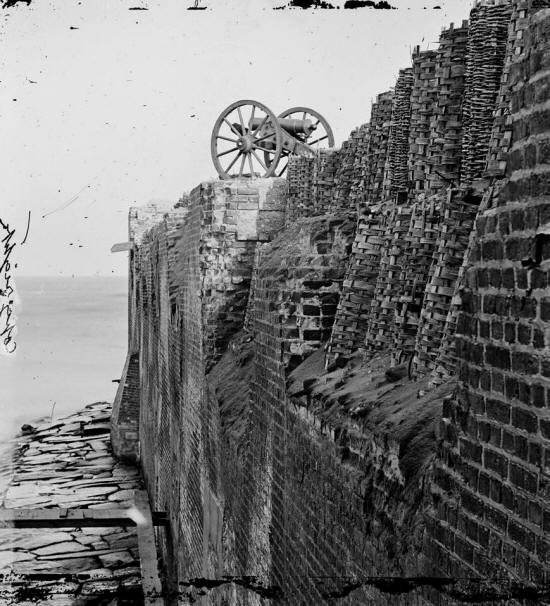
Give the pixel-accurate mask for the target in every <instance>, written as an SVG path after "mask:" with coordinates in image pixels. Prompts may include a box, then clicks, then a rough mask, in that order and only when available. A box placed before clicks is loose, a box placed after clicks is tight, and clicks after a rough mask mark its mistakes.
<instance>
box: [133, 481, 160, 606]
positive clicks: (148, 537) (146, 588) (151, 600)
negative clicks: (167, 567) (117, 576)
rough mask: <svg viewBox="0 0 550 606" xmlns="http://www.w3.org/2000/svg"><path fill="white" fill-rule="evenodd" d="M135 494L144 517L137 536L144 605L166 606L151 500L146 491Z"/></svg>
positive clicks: (137, 506)
mask: <svg viewBox="0 0 550 606" xmlns="http://www.w3.org/2000/svg"><path fill="white" fill-rule="evenodd" d="M134 494H135V498H134V502H135V505H136V508H137V509H138V511H139V512H140V513H141V515H142V516H143V521H142V522H140V523H139V524H138V525H137V535H138V548H139V560H140V565H141V584H142V587H143V596H144V600H145V601H144V604H145V606H164V600H163V598H162V583H161V581H160V576H159V569H158V556H157V546H156V543H155V533H154V530H153V516H152V514H151V508H150V507H149V499H148V497H147V493H146V492H145V491H144V490H136V491H135V493H134Z"/></svg>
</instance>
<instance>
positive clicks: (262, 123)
mask: <svg viewBox="0 0 550 606" xmlns="http://www.w3.org/2000/svg"><path fill="white" fill-rule="evenodd" d="M268 119H269V116H266V117H265V118H264V119H263V120H262V121H261V122H260V124H259V126H258V127H257V128H255V129H254V130H253V131H252V132H251V133H250V134H251V135H252V136H254V135H255V134H256V133H257V132H258V131H261V130H262V128H263V127H264V125H265V123H266V122H267V120H268Z"/></svg>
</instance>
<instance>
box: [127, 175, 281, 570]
mask: <svg viewBox="0 0 550 606" xmlns="http://www.w3.org/2000/svg"><path fill="white" fill-rule="evenodd" d="M284 191H285V181H284V180H282V179H266V180H257V181H250V180H235V181H223V182H214V183H204V184H202V185H200V186H199V187H197V188H195V189H194V190H193V191H192V192H191V194H190V197H189V202H188V204H187V205H178V207H177V208H174V209H169V210H168V211H164V212H163V213H162V214H161V215H160V214H159V215H154V216H153V217H150V221H149V224H148V227H149V230H148V231H145V230H144V232H143V233H141V234H140V236H139V238H137V237H136V238H135V239H134V241H135V243H136V246H135V248H134V251H133V257H132V261H131V263H132V271H131V280H132V282H131V288H130V290H131V293H135V294H132V295H131V296H132V297H133V299H134V302H133V305H132V306H131V307H130V316H131V318H132V320H131V321H132V324H133V325H134V327H135V329H134V342H135V345H134V347H135V348H136V350H137V351H139V365H140V399H141V405H140V418H139V431H140V463H141V466H142V468H143V472H144V476H145V479H146V483H147V488H148V491H149V495H150V497H151V500H152V505H153V507H154V508H156V509H158V510H161V511H167V512H169V515H170V522H171V532H172V540H171V542H170V541H168V539H167V535H162V534H160V535H159V538H160V539H161V542H162V548H163V551H164V553H165V554H166V555H167V554H172V555H171V556H168V557H166V563H167V565H168V566H169V568H170V567H171V570H170V572H171V576H172V578H173V579H174V580H176V579H178V578H189V577H190V576H204V575H216V574H218V573H219V570H220V561H221V560H220V558H221V557H222V552H221V511H222V502H221V496H220V494H221V489H220V481H221V479H220V476H219V468H220V454H219V448H220V447H219V444H220V418H219V414H218V411H217V409H215V408H209V407H208V406H207V400H208V398H207V388H206V382H205V376H206V374H207V372H208V370H209V369H210V368H212V367H213V366H214V365H215V364H216V362H217V361H218V360H219V359H220V358H221V356H222V354H223V352H224V351H225V349H226V346H227V343H228V341H229V339H230V338H231V337H232V336H233V335H234V334H235V333H236V332H237V331H238V330H240V328H241V327H242V324H243V320H244V314H245V309H246V304H247V301H248V291H249V285H250V279H251V274H252V263H253V258H254V249H255V246H256V244H257V243H258V242H261V241H267V240H269V239H271V238H272V237H273V235H274V234H275V233H276V232H277V231H279V230H280V229H281V228H282V227H283V224H284V195H283V194H284ZM136 216H139V211H136V212H135V213H134V214H133V215H132V219H135V217H136ZM151 223H154V226H153V227H151ZM131 225H132V223H131ZM174 552H175V553H179V554H181V557H178V558H177V559H175V558H174V557H173V553H174Z"/></svg>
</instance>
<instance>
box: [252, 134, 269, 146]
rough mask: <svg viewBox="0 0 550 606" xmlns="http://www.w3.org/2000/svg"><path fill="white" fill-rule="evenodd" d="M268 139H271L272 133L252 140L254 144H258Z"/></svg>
mask: <svg viewBox="0 0 550 606" xmlns="http://www.w3.org/2000/svg"><path fill="white" fill-rule="evenodd" d="M269 138H273V133H268V134H267V135H264V136H263V137H260V138H259V139H254V143H255V144H256V143H260V141H265V140H266V139H269ZM255 147H259V146H258V145H255ZM262 149H263V148H262Z"/></svg>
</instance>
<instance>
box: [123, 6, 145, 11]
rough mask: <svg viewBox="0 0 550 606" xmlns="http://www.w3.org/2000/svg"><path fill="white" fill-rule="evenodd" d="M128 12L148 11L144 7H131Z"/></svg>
mask: <svg viewBox="0 0 550 606" xmlns="http://www.w3.org/2000/svg"><path fill="white" fill-rule="evenodd" d="M128 10H129V11H148V10H149V9H148V8H146V7H145V6H131V7H130V8H129V9H128Z"/></svg>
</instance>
